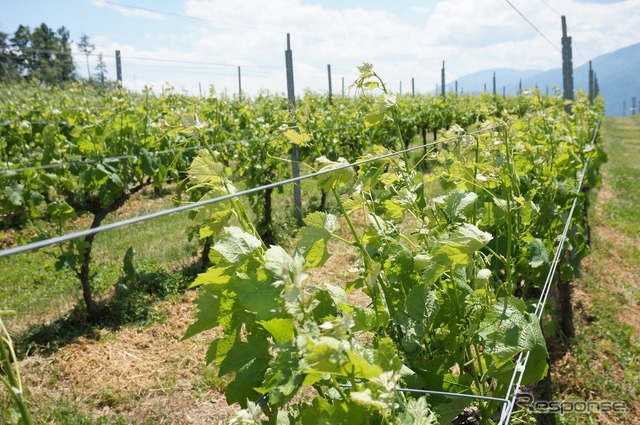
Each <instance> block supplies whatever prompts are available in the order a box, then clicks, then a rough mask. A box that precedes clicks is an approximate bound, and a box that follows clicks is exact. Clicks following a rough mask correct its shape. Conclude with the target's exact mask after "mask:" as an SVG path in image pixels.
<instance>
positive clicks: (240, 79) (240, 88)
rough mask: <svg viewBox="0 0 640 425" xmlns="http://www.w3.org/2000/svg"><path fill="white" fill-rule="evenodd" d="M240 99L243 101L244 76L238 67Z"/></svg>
mask: <svg viewBox="0 0 640 425" xmlns="http://www.w3.org/2000/svg"><path fill="white" fill-rule="evenodd" d="M238 98H239V99H240V100H242V74H241V71H240V67H238Z"/></svg>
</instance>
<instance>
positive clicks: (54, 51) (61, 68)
mask: <svg viewBox="0 0 640 425" xmlns="http://www.w3.org/2000/svg"><path fill="white" fill-rule="evenodd" d="M9 41H10V43H11V44H10V49H11V50H12V52H13V54H14V55H15V56H14V57H15V61H14V63H15V68H16V69H17V72H18V74H19V75H20V76H22V77H23V78H25V79H27V80H36V81H39V82H42V83H48V84H59V83H63V82H65V81H73V80H74V79H75V65H74V64H73V58H72V57H71V46H70V37H69V31H68V30H67V29H66V28H65V27H60V28H58V30H57V31H53V30H52V29H51V28H49V27H48V26H47V25H46V24H44V23H42V24H41V25H40V26H38V27H37V28H35V29H34V30H33V32H31V30H30V28H29V27H27V26H24V25H20V26H19V27H18V29H17V30H16V32H15V33H14V35H13V37H12V38H11V39H10V40H9Z"/></svg>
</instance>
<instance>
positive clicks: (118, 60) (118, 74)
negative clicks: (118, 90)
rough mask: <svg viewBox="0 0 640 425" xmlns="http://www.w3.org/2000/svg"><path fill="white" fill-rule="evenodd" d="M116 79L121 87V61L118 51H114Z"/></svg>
mask: <svg viewBox="0 0 640 425" xmlns="http://www.w3.org/2000/svg"><path fill="white" fill-rule="evenodd" d="M116 79H117V80H118V83H119V84H120V86H122V61H121V60H120V50H116Z"/></svg>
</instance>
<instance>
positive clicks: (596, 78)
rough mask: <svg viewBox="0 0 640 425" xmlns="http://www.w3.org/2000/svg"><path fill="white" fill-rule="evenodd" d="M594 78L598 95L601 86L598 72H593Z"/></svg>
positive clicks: (597, 94)
mask: <svg viewBox="0 0 640 425" xmlns="http://www.w3.org/2000/svg"><path fill="white" fill-rule="evenodd" d="M593 80H594V85H595V89H596V93H595V94H596V97H598V96H599V95H600V86H599V85H598V73H597V72H594V73H593Z"/></svg>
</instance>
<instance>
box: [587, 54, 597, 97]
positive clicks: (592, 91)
mask: <svg viewBox="0 0 640 425" xmlns="http://www.w3.org/2000/svg"><path fill="white" fill-rule="evenodd" d="M594 93H595V86H594V81H593V68H592V67H591V61H589V103H593V99H595V97H596V96H595V94H594Z"/></svg>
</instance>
